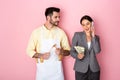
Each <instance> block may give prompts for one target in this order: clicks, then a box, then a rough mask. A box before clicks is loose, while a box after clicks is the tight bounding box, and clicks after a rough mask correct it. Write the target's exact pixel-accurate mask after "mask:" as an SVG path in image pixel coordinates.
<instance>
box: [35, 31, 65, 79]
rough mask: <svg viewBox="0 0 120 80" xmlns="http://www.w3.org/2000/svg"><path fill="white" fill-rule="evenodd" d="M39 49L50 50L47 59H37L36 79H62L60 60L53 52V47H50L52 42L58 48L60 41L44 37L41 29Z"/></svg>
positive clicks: (42, 50) (43, 51) (42, 51)
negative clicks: (42, 60)
mask: <svg viewBox="0 0 120 80" xmlns="http://www.w3.org/2000/svg"><path fill="white" fill-rule="evenodd" d="M41 32H42V34H43V36H41V39H42V41H41V51H40V53H45V52H50V57H49V59H48V60H44V62H43V63H41V62H40V60H39V59H38V63H37V75H36V80H64V76H63V69H62V62H61V61H59V59H58V56H57V55H56V54H55V49H54V48H53V49H51V48H52V46H53V45H54V44H56V46H57V47H58V48H60V41H59V40H58V39H57V37H58V36H57V35H56V34H55V35H56V38H55V39H45V38H44V32H43V31H41Z"/></svg>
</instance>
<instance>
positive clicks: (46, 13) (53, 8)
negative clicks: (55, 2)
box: [45, 7, 60, 17]
mask: <svg viewBox="0 0 120 80" xmlns="http://www.w3.org/2000/svg"><path fill="white" fill-rule="evenodd" d="M53 12H60V9H59V8H56V7H48V8H47V9H46V11H45V16H46V17H47V16H48V15H52V14H53Z"/></svg>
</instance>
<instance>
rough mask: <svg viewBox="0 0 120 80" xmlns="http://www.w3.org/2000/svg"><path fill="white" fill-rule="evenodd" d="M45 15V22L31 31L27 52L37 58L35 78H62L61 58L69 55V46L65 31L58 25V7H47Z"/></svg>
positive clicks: (50, 79)
mask: <svg viewBox="0 0 120 80" xmlns="http://www.w3.org/2000/svg"><path fill="white" fill-rule="evenodd" d="M45 16H46V22H45V24H44V25H42V26H41V27H39V28H37V29H35V30H34V31H33V32H32V35H31V38H30V41H29V43H28V47H27V53H28V55H29V56H30V57H32V58H35V59H36V60H37V75H36V80H64V76H63V69H62V63H61V59H62V56H67V55H69V50H70V46H69V43H68V39H67V36H66V34H65V32H64V31H63V30H62V29H60V28H59V27H58V24H59V21H60V9H59V8H56V7H49V8H47V9H46V11H45Z"/></svg>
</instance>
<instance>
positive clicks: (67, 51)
mask: <svg viewBox="0 0 120 80" xmlns="http://www.w3.org/2000/svg"><path fill="white" fill-rule="evenodd" d="M62 53H63V54H62V55H63V56H69V55H70V51H69V50H63V52H62Z"/></svg>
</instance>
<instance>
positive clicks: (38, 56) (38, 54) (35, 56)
mask: <svg viewBox="0 0 120 80" xmlns="http://www.w3.org/2000/svg"><path fill="white" fill-rule="evenodd" d="M41 56H42V54H40V53H35V54H34V55H33V57H32V58H40V57H41Z"/></svg>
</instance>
